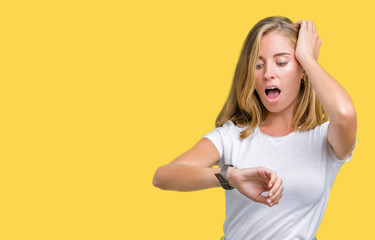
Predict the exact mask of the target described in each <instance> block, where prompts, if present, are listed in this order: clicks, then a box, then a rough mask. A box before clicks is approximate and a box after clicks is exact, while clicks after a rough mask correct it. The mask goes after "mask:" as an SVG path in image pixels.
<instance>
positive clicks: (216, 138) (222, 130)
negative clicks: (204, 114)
mask: <svg viewBox="0 0 375 240" xmlns="http://www.w3.org/2000/svg"><path fill="white" fill-rule="evenodd" d="M231 125H233V122H232V121H229V120H228V121H226V122H225V123H224V124H223V125H222V126H221V127H217V128H215V129H214V130H212V131H211V132H209V133H207V134H206V135H204V136H203V137H205V138H208V139H210V140H211V142H212V143H213V144H214V145H215V147H216V149H217V151H218V152H219V154H220V160H219V166H220V163H223V156H224V141H225V138H226V137H227V135H228V128H229V127H230V126H231Z"/></svg>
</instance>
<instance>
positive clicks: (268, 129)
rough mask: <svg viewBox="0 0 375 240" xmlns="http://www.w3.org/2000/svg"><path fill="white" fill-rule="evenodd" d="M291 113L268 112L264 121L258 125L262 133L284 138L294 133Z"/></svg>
mask: <svg viewBox="0 0 375 240" xmlns="http://www.w3.org/2000/svg"><path fill="white" fill-rule="evenodd" d="M293 116H294V115H293V113H291V112H290V113H285V112H284V113H272V112H268V113H267V116H266V119H265V120H264V121H263V122H262V123H261V124H260V125H259V128H260V129H261V131H262V132H264V133H266V134H269V135H271V136H284V135H286V134H289V133H291V132H293V131H294V128H293Z"/></svg>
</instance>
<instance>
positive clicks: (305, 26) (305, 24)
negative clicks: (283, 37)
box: [298, 20, 307, 30]
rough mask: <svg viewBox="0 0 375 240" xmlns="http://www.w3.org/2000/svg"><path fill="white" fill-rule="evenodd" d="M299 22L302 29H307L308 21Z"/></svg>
mask: <svg viewBox="0 0 375 240" xmlns="http://www.w3.org/2000/svg"><path fill="white" fill-rule="evenodd" d="M298 22H299V25H300V29H305V30H306V29H307V22H306V20H301V21H298Z"/></svg>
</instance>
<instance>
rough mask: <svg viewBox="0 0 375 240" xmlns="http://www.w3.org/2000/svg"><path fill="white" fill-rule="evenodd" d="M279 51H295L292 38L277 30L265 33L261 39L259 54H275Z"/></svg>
mask: <svg viewBox="0 0 375 240" xmlns="http://www.w3.org/2000/svg"><path fill="white" fill-rule="evenodd" d="M279 52H289V53H291V54H293V53H294V46H293V45H292V44H291V42H290V40H289V39H288V38H287V37H285V36H284V35H282V34H280V33H278V32H276V31H273V32H270V33H267V34H266V35H264V36H263V37H262V39H261V40H260V45H259V55H260V56H266V55H269V54H271V55H274V54H275V53H279Z"/></svg>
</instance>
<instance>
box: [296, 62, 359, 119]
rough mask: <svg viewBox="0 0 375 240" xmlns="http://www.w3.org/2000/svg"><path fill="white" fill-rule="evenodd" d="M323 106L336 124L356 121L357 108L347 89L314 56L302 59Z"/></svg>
mask: <svg viewBox="0 0 375 240" xmlns="http://www.w3.org/2000/svg"><path fill="white" fill-rule="evenodd" d="M301 62H302V63H301V65H302V66H303V68H304V70H305V71H306V74H307V75H308V76H309V81H310V82H311V84H312V87H313V88H314V90H315V92H316V94H317V97H318V98H319V100H320V102H321V103H322V105H323V108H324V110H325V112H326V114H327V115H328V117H329V118H330V121H331V122H332V123H335V124H342V123H344V125H345V124H352V123H354V122H355V115H356V113H355V109H354V105H353V103H352V100H351V99H350V96H349V94H348V93H347V92H346V90H345V89H344V88H343V87H342V86H341V85H340V84H339V83H338V82H337V81H336V80H335V79H334V78H333V77H332V76H331V75H330V74H329V73H327V72H326V71H325V70H324V69H323V68H322V67H321V66H320V65H319V63H318V62H317V61H316V60H315V59H314V58H312V57H311V58H307V59H304V61H301Z"/></svg>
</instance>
